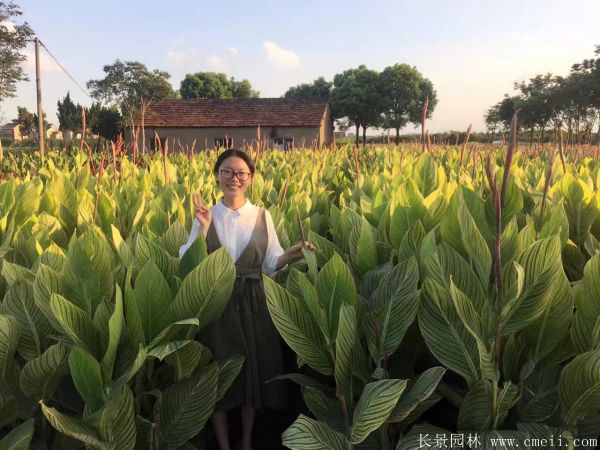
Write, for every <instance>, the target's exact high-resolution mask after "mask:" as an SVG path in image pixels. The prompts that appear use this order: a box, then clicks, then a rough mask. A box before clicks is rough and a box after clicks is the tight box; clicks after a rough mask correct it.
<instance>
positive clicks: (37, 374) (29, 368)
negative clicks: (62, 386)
mask: <svg viewBox="0 0 600 450" xmlns="http://www.w3.org/2000/svg"><path fill="white" fill-rule="evenodd" d="M68 355H69V349H68V347H67V346H66V345H64V344H61V343H58V344H54V345H52V346H50V347H49V348H48V349H47V350H46V351H45V352H44V353H42V354H41V355H40V356H38V357H37V358H34V359H32V360H31V361H29V362H28V363H27V364H25V366H23V370H22V371H21V375H20V379H19V384H20V386H21V389H22V390H23V392H24V393H25V395H27V396H29V397H30V398H32V399H34V400H44V401H47V400H49V399H50V398H52V396H53V395H54V391H55V390H56V388H57V386H58V383H59V382H60V380H61V378H62V377H63V376H65V375H67V374H68V373H69V367H68Z"/></svg>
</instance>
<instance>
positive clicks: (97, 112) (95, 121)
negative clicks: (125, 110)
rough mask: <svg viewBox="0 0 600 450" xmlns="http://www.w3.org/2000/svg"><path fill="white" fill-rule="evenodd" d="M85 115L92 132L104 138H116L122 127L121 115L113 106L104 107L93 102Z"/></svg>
mask: <svg viewBox="0 0 600 450" xmlns="http://www.w3.org/2000/svg"><path fill="white" fill-rule="evenodd" d="M87 116H88V121H89V127H90V130H92V133H94V134H97V135H99V136H100V137H103V138H104V139H109V140H114V139H116V138H117V135H118V134H119V132H120V131H121V129H122V128H123V117H122V116H121V114H120V113H119V110H118V109H117V108H116V107H114V106H113V107H106V106H102V105H101V104H100V103H98V102H95V103H93V104H92V106H91V108H90V109H89V111H88V114H87Z"/></svg>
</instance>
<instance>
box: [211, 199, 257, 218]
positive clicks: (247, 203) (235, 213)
mask: <svg viewBox="0 0 600 450" xmlns="http://www.w3.org/2000/svg"><path fill="white" fill-rule="evenodd" d="M217 205H218V206H219V208H221V209H222V211H223V213H224V214H225V215H229V214H231V215H233V216H235V217H239V216H241V215H242V214H244V213H246V212H248V211H249V210H250V209H251V208H252V203H250V200H248V199H246V201H245V202H244V204H243V205H242V206H240V207H239V208H238V209H229V208H228V207H227V206H225V203H223V198H222V197H221V200H220V201H219V203H217Z"/></svg>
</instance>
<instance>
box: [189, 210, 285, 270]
mask: <svg viewBox="0 0 600 450" xmlns="http://www.w3.org/2000/svg"><path fill="white" fill-rule="evenodd" d="M210 211H211V213H212V222H213V226H214V227H215V231H216V232H217V236H218V238H219V241H220V242H221V245H222V246H223V247H226V248H227V249H228V250H229V254H230V255H231V257H232V258H233V260H234V261H237V260H238V259H239V257H240V256H241V254H242V252H243V251H244V249H245V248H246V246H247V245H248V243H249V242H250V238H251V237H252V232H253V231H254V225H255V224H256V219H257V218H258V212H259V211H260V207H258V206H256V205H253V204H252V203H250V200H248V199H246V202H245V203H244V204H243V205H242V206H241V207H239V208H238V209H229V208H228V207H227V206H225V205H224V204H223V201H222V200H221V201H219V202H218V203H217V204H216V205H214V206H211V207H210ZM265 222H266V225H267V253H266V255H265V260H264V261H263V265H262V270H263V272H264V273H266V274H267V275H269V276H271V275H273V274H274V273H275V268H276V267H277V259H278V258H279V256H281V255H282V254H283V253H284V251H283V248H281V245H280V244H279V239H278V238H277V233H276V232H275V225H274V224H273V219H272V218H271V214H269V211H267V210H265ZM199 233H200V222H198V219H194V222H193V223H192V229H191V231H190V236H189V238H188V240H187V242H186V243H185V244H183V245H182V246H181V248H180V249H179V258H180V259H181V257H182V256H183V255H184V254H185V252H186V251H187V250H188V249H189V248H190V247H191V246H192V244H193V243H194V241H195V240H196V239H197V238H198V235H199Z"/></svg>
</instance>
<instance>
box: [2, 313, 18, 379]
mask: <svg viewBox="0 0 600 450" xmlns="http://www.w3.org/2000/svg"><path fill="white" fill-rule="evenodd" d="M19 336H20V332H19V323H18V322H17V320H16V319H15V318H14V317H13V316H9V315H3V314H2V315H0V381H1V382H4V383H6V382H7V380H8V378H9V376H10V375H11V374H12V369H13V365H14V356H15V352H16V350H17V344H18V342H19Z"/></svg>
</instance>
